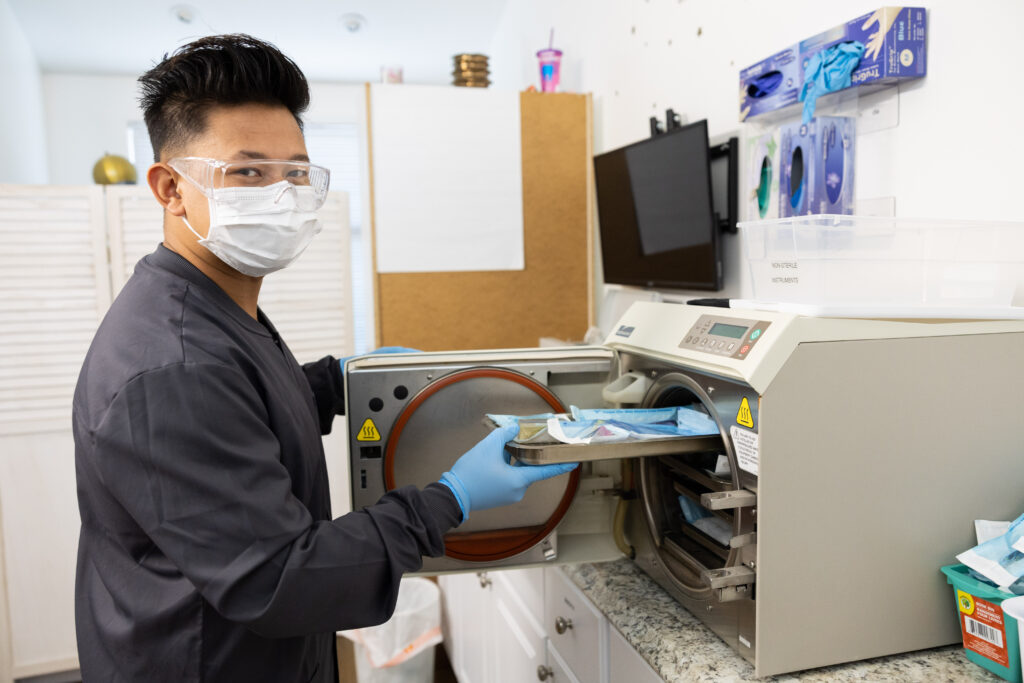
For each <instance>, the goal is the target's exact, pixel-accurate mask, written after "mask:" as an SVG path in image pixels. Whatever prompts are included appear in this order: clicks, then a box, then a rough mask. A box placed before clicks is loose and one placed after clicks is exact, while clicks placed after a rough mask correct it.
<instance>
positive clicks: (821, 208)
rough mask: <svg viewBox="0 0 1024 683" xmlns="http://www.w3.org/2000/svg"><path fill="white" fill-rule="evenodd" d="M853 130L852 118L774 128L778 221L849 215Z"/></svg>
mask: <svg viewBox="0 0 1024 683" xmlns="http://www.w3.org/2000/svg"><path fill="white" fill-rule="evenodd" d="M856 127H857V122H856V120H855V119H854V118H852V117H847V116H816V117H814V118H813V119H811V122H810V123H801V122H800V121H796V122H794V123H788V124H785V125H783V126H782V127H781V128H780V133H779V135H780V142H779V166H780V168H781V173H780V175H779V216H781V217H783V218H788V217H791V216H806V215H810V214H822V213H827V214H851V213H853V179H854V172H853V162H854V142H855V131H856ZM797 157H799V160H797Z"/></svg>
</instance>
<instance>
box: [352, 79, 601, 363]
mask: <svg viewBox="0 0 1024 683" xmlns="http://www.w3.org/2000/svg"><path fill="white" fill-rule="evenodd" d="M519 103H520V115H521V121H522V147H523V157H522V167H523V229H524V236H523V237H524V248H525V263H526V268H525V270H521V271H492V272H450V273H375V276H374V286H375V290H376V292H375V301H376V327H377V342H378V344H379V345H382V346H391V345H397V346H410V347H413V348H418V349H422V350H424V351H441V350H453V349H485V348H488V349H489V348H517V347H533V346H537V343H538V340H539V339H540V338H541V337H556V338H559V339H566V340H580V339H582V338H583V334H584V333H585V332H586V330H587V327H588V326H589V325H590V324H591V321H592V320H593V301H592V287H591V280H592V278H593V273H592V262H593V259H592V251H593V245H592V239H591V234H592V230H591V220H592V217H591V212H590V204H591V201H592V195H591V194H590V193H591V184H592V179H591V170H590V166H591V155H592V151H591V144H590V141H591V123H590V110H591V103H590V96H589V95H569V94H550V93H546V94H542V93H525V92H524V93H521V95H520V98H519ZM370 106H372V103H371V104H370ZM371 139H372V138H371ZM372 155H373V151H372V149H371V150H370V169H371V175H372V168H373V165H372V164H373V156H372ZM372 211H373V209H372V204H371V221H372Z"/></svg>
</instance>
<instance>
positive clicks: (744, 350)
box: [740, 344, 750, 353]
mask: <svg viewBox="0 0 1024 683" xmlns="http://www.w3.org/2000/svg"><path fill="white" fill-rule="evenodd" d="M749 350H750V344H744V345H743V346H741V347H740V353H746V352H747V351H749Z"/></svg>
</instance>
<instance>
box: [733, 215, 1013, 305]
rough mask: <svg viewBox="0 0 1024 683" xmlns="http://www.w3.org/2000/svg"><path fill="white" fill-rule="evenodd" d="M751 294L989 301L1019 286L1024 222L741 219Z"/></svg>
mask: <svg viewBox="0 0 1024 683" xmlns="http://www.w3.org/2000/svg"><path fill="white" fill-rule="evenodd" d="M739 227H740V229H741V231H742V233H741V234H742V238H743V244H744V252H745V254H746V258H747V261H748V264H749V268H750V275H751V287H752V294H753V296H752V297H751V298H752V299H754V300H756V301H763V302H777V303H793V304H812V305H817V306H826V307H827V306H835V305H839V306H852V307H858V306H862V307H870V306H883V307H907V308H909V307H931V308H936V309H942V308H945V309H959V308H983V309H993V308H998V307H1009V306H1011V305H1012V303H1013V300H1014V296H1015V293H1016V292H1017V291H1018V289H1020V291H1021V293H1022V294H1024V224H1021V223H997V222H985V221H953V220H926V219H905V218H881V217H873V216H837V215H817V216H799V217H794V218H780V219H776V220H766V221H746V222H742V223H740V224H739Z"/></svg>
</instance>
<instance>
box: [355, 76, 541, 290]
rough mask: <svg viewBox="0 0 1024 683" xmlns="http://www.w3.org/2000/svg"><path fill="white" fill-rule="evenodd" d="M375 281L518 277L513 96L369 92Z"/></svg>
mask: <svg viewBox="0 0 1024 683" xmlns="http://www.w3.org/2000/svg"><path fill="white" fill-rule="evenodd" d="M370 97H371V104H370V107H371V125H372V136H373V140H372V145H373V152H372V154H373V182H374V215H375V221H374V225H375V231H376V244H377V270H378V272H381V273H416V272H442V271H479V270H522V269H523V268H524V267H525V257H524V254H523V180H522V149H521V135H520V121H519V93H517V92H514V91H501V90H489V89H483V88H480V89H478V88H457V87H439V86H415V85H402V86H394V85H391V86H374V87H373V88H372V89H371V93H370Z"/></svg>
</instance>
